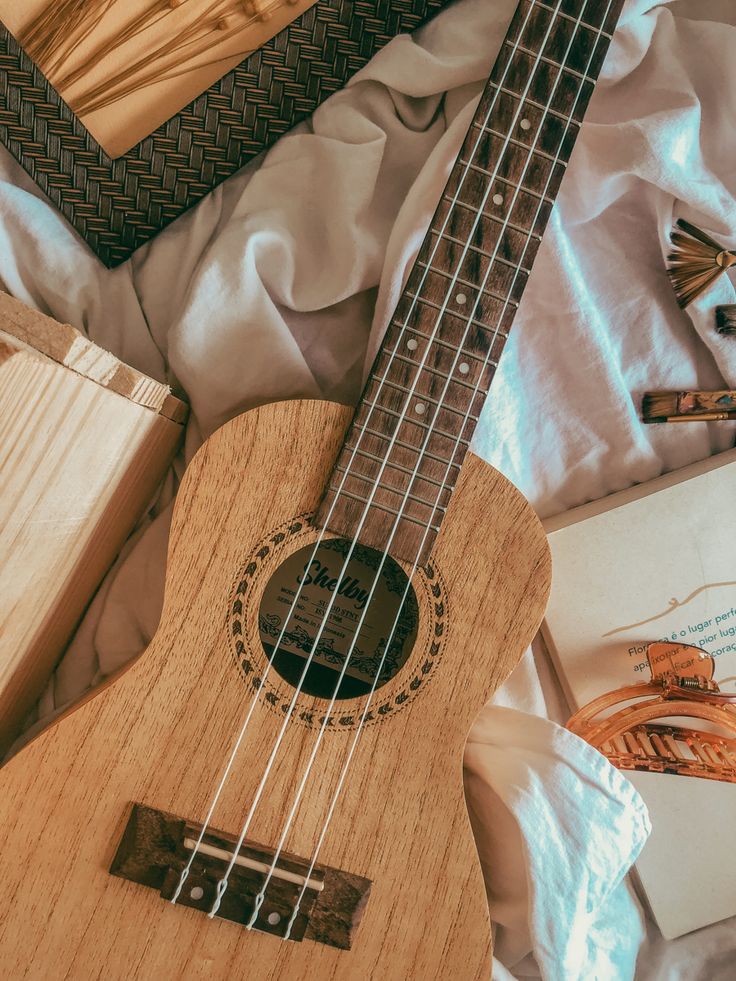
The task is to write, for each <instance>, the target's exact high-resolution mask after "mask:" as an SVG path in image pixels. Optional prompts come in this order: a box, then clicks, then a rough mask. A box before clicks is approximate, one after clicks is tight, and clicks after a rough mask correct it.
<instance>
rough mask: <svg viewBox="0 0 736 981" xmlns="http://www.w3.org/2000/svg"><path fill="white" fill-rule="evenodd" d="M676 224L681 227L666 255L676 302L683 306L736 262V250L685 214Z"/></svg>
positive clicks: (674, 232) (674, 235)
mask: <svg viewBox="0 0 736 981" xmlns="http://www.w3.org/2000/svg"><path fill="white" fill-rule="evenodd" d="M677 227H678V229H680V231H673V232H672V246H673V248H672V251H671V252H670V254H669V255H668V256H667V262H668V267H667V271H668V273H669V277H670V280H671V282H672V285H673V287H674V290H675V294H676V295H677V302H678V303H679V304H680V306H681V307H682V308H683V309H684V308H685V307H686V306H688V304H690V303H692V301H693V300H694V299H696V297H698V296H700V295H701V293H704V292H705V291H706V290H707V289H708V287H709V286H711V285H712V284H713V283H714V282H715V281H716V280H717V279H718V278H719V276H721V275H722V274H723V273H724V272H725V271H726V270H727V269H730V268H731V266H733V265H735V264H736V252H731V251H729V250H728V249H725V248H724V247H723V246H722V245H721V244H720V243H718V242H716V240H715V239H714V238H711V237H710V235H706V233H705V232H703V231H701V230H700V229H699V228H697V227H696V226H695V225H692V224H691V223H690V222H689V221H685V220H684V219H683V218H680V219H679V221H678V222H677Z"/></svg>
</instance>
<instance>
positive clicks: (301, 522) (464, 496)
mask: <svg viewBox="0 0 736 981" xmlns="http://www.w3.org/2000/svg"><path fill="white" fill-rule="evenodd" d="M351 415H352V412H351V410H350V409H348V408H345V407H343V406H337V405H333V404H331V403H324V402H288V403H280V404H277V405H271V406H267V407H263V408H260V409H257V410H254V411H252V412H249V413H247V414H245V415H243V416H241V417H239V418H237V419H235V420H233V421H232V422H230V423H228V424H227V425H226V426H224V427H223V428H222V429H221V430H219V431H218V432H217V433H215V434H214V435H213V436H212V437H211V438H210V439H209V440H208V441H207V442H206V443H205V444H204V446H203V447H202V448H201V449H200V451H199V452H198V453H197V455H196V456H195V458H194V460H193V461H192V463H191V465H190V467H189V468H188V470H187V473H186V475H185V478H184V481H183V483H182V486H181V489H180V492H179V496H178V499H177V503H176V507H175V510H174V518H173V526H172V533H171V541H170V546H169V559H168V572H167V585H166V598H165V603H164V611H163V614H162V619H161V624H160V627H159V629H158V631H157V633H156V636H155V637H154V639H153V641H152V643H151V644H150V646H149V648H148V649H147V650H146V652H145V653H144V654H143V655H142V656H141V657H140V658H139V659H138V660H137V661H136V662H135V663H134V664H133V665H132V666H130V667H129V668H128V669H127V670H126V671H125V672H124V673H122V675H121V676H120V677H118V678H117V679H116V680H115V681H113V682H112V683H109V684H108V685H107V686H106V687H105V688H104V689H103V690H102V691H100V692H98V693H95V694H94V695H92V696H91V697H89V698H88V699H87V700H86V701H85V702H84V703H83V704H82V705H81V706H79V707H77V708H75V709H74V710H73V711H71V712H70V713H68V714H67V715H66V716H65V717H64V718H62V719H61V720H60V721H58V722H57V723H56V724H55V725H54V726H53V727H52V728H50V729H49V730H47V731H46V732H44V733H43V734H41V735H40V736H39V737H38V738H37V739H36V740H35V741H34V742H32V743H31V745H30V746H28V747H27V748H26V749H25V750H23V751H22V752H21V753H20V754H18V755H17V756H16V757H15V758H14V759H12V760H11V761H10V762H9V763H8V765H7V766H6V767H5V768H4V769H2V770H1V771H0V816H1V820H0V829H1V833H2V848H1V849H0V882H2V887H3V915H2V922H1V923H0V963H2V965H3V969H2V973H3V976H4V977H7V978H9V979H13V981H15V979H20V978H27V979H31V981H56V979H59V981H61V979H68V981H93V979H97V978H105V979H106V981H118V979H121V981H122V979H126V981H134V979H135V981H159V979H162V981H174V979H177V981H178V979H186V981H195V979H222V981H231V979H232V981H235V979H239V978H246V977H247V978H248V979H249V981H302V979H308V978H319V979H320V981H330V979H334V981H368V979H375V981H410V979H417V981H454V979H458V981H480V979H487V978H489V977H490V958H491V930H490V922H489V917H488V910H487V904H486V898H485V892H484V887H483V880H482V876H481V871H480V866H479V862H478V857H477V853H476V849H475V844H474V841H473V838H472V835H471V830H470V825H469V821H468V816H467V811H466V806H465V801H464V795H463V783H462V756H463V748H464V744H465V740H466V736H467V733H468V729H469V727H470V725H471V723H472V721H473V719H474V717H475V716H476V714H477V713H478V711H479V710H480V708H481V707H482V706H483V704H484V703H485V701H486V700H487V699H488V697H489V696H490V695H491V693H492V692H493V691H494V690H495V689H496V687H497V686H498V685H499V684H500V683H501V682H502V681H503V680H504V678H505V677H506V676H507V675H508V673H509V672H510V670H511V669H512V667H513V666H514V664H515V663H516V662H517V660H518V659H519V657H520V656H521V654H522V653H523V651H524V649H525V647H526V645H527V644H528V643H529V641H530V639H531V637H532V635H533V632H534V630H535V629H536V627H537V626H538V624H539V621H540V619H541V617H542V614H543V611H544V607H545V603H546V599H547V594H548V589H549V579H550V563H549V553H548V550H547V544H546V540H545V537H544V534H543V532H542V529H541V526H540V524H539V522H538V521H537V519H536V516H535V515H534V513H533V511H532V510H531V508H530V507H529V505H528V504H527V502H526V501H525V500H524V499H523V497H522V496H521V495H520V494H519V493H518V492H517V491H516V490H515V489H514V488H513V487H512V486H511V485H510V484H509V483H508V481H506V480H505V479H504V478H503V477H501V476H500V475H499V474H498V473H496V472H495V471H494V470H493V469H492V468H490V467H488V466H487V465H486V464H484V463H483V462H482V461H480V460H479V459H478V458H477V457H475V456H473V455H472V454H469V455H468V457H467V460H466V463H465V466H464V467H463V470H462V474H461V478H460V481H459V483H458V486H457V489H456V490H455V492H454V494H453V497H452V501H451V504H450V507H449V508H448V512H447V515H446V517H445V520H444V522H443V524H442V530H441V533H440V535H439V537H438V539H437V542H436V545H435V548H434V550H433V553H432V557H431V560H430V562H429V563H428V566H429V570H428V571H425V573H423V574H422V575H421V576H416V577H415V578H414V580H413V582H414V584H415V593H416V598H417V603H418V608H419V624H418V628H417V637H416V641H415V643H414V646H413V648H412V650H411V653H410V654H409V656H408V659H407V661H406V663H405V664H404V665H403V667H401V668H400V669H399V671H398V673H397V674H396V675H395V676H394V677H393V678H392V679H391V680H390V681H388V682H387V683H386V684H385V685H383V686H382V687H381V688H379V689H378V690H377V691H376V694H375V713H374V716H373V717H372V718H371V719H370V721H369V722H367V724H366V725H365V727H364V729H363V730H362V733H361V737H360V740H359V742H358V744H357V748H356V751H355V755H354V757H353V759H352V763H351V766H350V769H349V771H348V775H347V778H346V780H345V783H344V786H343V789H342V793H341V795H340V799H339V802H338V805H337V807H336V809H335V812H334V816H333V818H332V821H331V824H330V826H329V831H328V833H327V835H326V838H325V841H324V846H323V848H322V850H321V852H320V855H319V862H320V863H324V864H326V865H328V866H330V867H333V868H336V869H340V870H344V871H345V872H348V873H352V874H355V875H359V876H364V877H366V878H368V879H370V880H371V883H372V884H371V889H370V895H369V897H368V901H367V904H366V905H365V908H364V910H363V912H362V919H361V921H360V923H359V925H358V926H357V928H356V931H355V935H354V938H353V944H352V949H350V950H340V949H336V948H335V947H331V946H328V945H326V944H323V943H319V942H316V941H314V940H309V939H304V940H302V941H301V942H287V941H285V940H283V939H280V938H278V937H274V936H270V935H268V934H265V933H262V932H259V931H257V930H251V931H248V930H246V929H245V927H244V926H243V925H241V924H237V923H233V922H229V921H227V920H224V919H219V918H216V919H210V918H208V917H207V915H206V914H205V913H204V912H202V911H200V910H196V909H190V908H186V907H184V906H182V905H172V904H171V903H168V902H166V900H165V899H163V898H162V897H161V895H160V894H159V893H158V892H157V891H156V890H155V889H152V888H149V887H146V886H144V885H140V884H137V883H134V882H129V881H126V880H125V879H122V878H119V877H116V876H113V875H111V874H110V873H109V871H108V870H109V868H110V865H111V862H112V861H113V857H114V856H115V853H116V850H117V848H118V844H119V841H120V838H121V835H122V833H123V830H124V828H125V825H126V821H127V820H128V815H129V814H130V809H131V804H132V803H133V802H138V803H141V804H145V805H148V806H150V807H154V808H159V809H161V810H164V811H168V812H171V813H173V814H176V815H178V816H180V817H183V818H186V819H188V820H191V821H200V822H201V821H202V820H203V819H204V817H205V814H206V812H207V808H208V806H209V802H210V800H211V797H212V793H213V791H214V789H215V787H216V785H217V783H218V781H219V779H220V776H221V773H222V769H223V765H224V763H225V761H226V760H227V758H228V756H229V753H230V751H231V748H232V745H233V742H234V739H235V736H236V735H237V732H238V730H239V728H240V725H241V724H242V720H243V718H244V715H245V712H246V710H247V707H248V705H249V703H250V698H251V697H252V687H251V685H252V676H251V675H252V674H253V673H258V672H259V671H260V670H261V669H262V668H263V666H264V664H265V661H266V655H265V654H264V653H263V647H262V645H261V643H260V638H259V633H258V622H257V621H258V617H257V615H254V611H257V610H258V608H259V606H258V604H259V602H260V596H261V595H262V593H263V591H264V589H265V588H266V584H267V583H268V581H269V580H270V578H271V576H272V575H273V573H274V572H275V570H276V569H277V568H278V567H279V565H280V563H282V562H283V561H284V559H285V558H286V557H287V556H288V555H289V554H291V553H292V552H294V551H296V550H297V549H299V548H303V547H304V546H305V545H309V544H311V543H312V542H314V541H315V539H316V537H317V534H318V532H317V530H316V529H314V528H313V527H312V526H311V525H310V524H309V523H308V521H307V516H308V515H309V514H310V513H311V512H313V511H314V510H315V509H316V507H317V505H318V502H319V499H320V495H321V492H322V490H323V488H324V485H325V481H326V480H327V477H328V474H329V472H330V469H331V467H332V466H333V463H334V460H335V457H336V455H337V453H338V450H339V448H340V446H341V443H342V440H343V437H344V433H345V430H346V427H347V425H348V423H349V421H350V418H351ZM402 565H404V567H405V568H407V567H406V566H405V564H403V563H402ZM407 571H408V568H407ZM244 582H245V587H244V586H243V583H244ZM239 589H240V590H241V592H239ZM238 603H239V604H240V605H239V606H238ZM236 621H237V622H238V623H239V624H240V626H239V627H236V626H235V623H236ZM238 644H240V646H238ZM244 664H246V665H249V667H247V668H246V667H244ZM269 692H270V693H271V700H270V701H269V700H268V699H267V698H266V697H265V695H266V694H268V693H269ZM292 694H293V688H291V686H290V685H289V684H288V683H287V682H285V681H283V680H282V679H281V678H280V677H278V676H277V677H274V678H273V679H271V681H270V682H269V686H268V687H266V688H264V692H263V694H262V695H261V698H260V701H259V703H258V705H257V708H256V710H255V712H254V714H253V717H252V719H251V721H250V725H249V727H248V731H247V734H246V737H245V739H244V741H243V744H242V746H241V749H240V753H239V756H238V758H237V759H236V763H235V766H234V767H233V770H232V773H231V775H230V779H229V780H228V782H227V784H226V785H225V788H224V791H223V794H222V797H221V799H220V801H219V804H218V807H217V810H216V811H215V814H214V816H213V819H212V825H213V827H215V828H218V829H222V830H224V831H227V832H229V833H234V834H236V835H237V834H238V833H239V831H240V828H241V825H242V822H243V817H244V815H245V813H246V811H247V810H248V807H249V805H250V802H251V800H252V798H253V795H254V793H255V791H256V788H257V785H258V782H259V780H260V778H261V776H262V774H263V772H264V768H265V763H266V760H267V758H268V755H269V753H270V751H271V748H272V746H273V744H274V742H275V740H276V737H277V734H278V731H279V728H280V727H281V725H282V722H283V719H284V711H283V706H284V704H285V703H286V702H288V700H289V699H290V698H291V695H292ZM321 705H322V706H326V703H325V702H324V701H320V700H319V699H315V698H314V697H309V696H300V698H299V702H298V711H297V712H296V713H295V715H294V717H293V718H292V719H291V721H290V722H289V724H288V728H287V730H286V735H285V738H284V742H283V744H282V746H281V751H280V753H279V754H278V757H277V758H276V761H275V763H274V766H273V769H272V771H271V773H270V776H269V780H268V782H267V783H266V786H265V789H264V794H263V797H262V799H261V802H260V805H259V807H258V808H257V810H256V812H255V817H254V821H253V824H252V827H251V829H250V830H249V833H248V840H252V841H254V842H260V843H268V844H270V845H272V846H275V845H276V842H277V841H278V838H279V836H280V834H281V831H282V828H283V826H284V821H285V818H286V814H287V813H288V811H289V808H290V806H291V802H292V800H293V798H294V793H295V791H296V787H297V785H298V783H299V780H300V779H301V775H302V773H303V771H304V768H305V766H306V764H307V761H308V757H309V753H310V752H311V749H312V746H313V745H314V741H315V739H316V738H317V734H318V728H319V720H320V713H319V709H320V706H321ZM361 705H362V702H361V700H360V699H353V700H351V699H347V700H343V701H341V702H339V703H338V705H337V708H336V712H335V725H334V726H332V725H330V726H329V727H328V729H327V731H326V732H325V737H324V740H323V742H322V745H321V747H320V751H319V753H318V755H317V757H316V760H315V764H314V767H313V769H312V773H311V776H310V779H309V780H308V782H307V784H306V789H305V793H304V796H303V799H302V802H301V805H300V807H299V809H298V811H297V813H296V817H295V821H294V824H293V827H292V830H291V833H290V834H289V836H288V839H287V842H286V846H285V847H286V849H287V850H288V852H290V853H292V854H295V855H298V856H302V857H303V858H305V859H307V860H309V859H310V858H311V856H312V854H313V850H314V846H315V843H316V840H317V838H318V836H319V833H320V830H321V828H322V827H323V824H324V819H325V813H326V810H327V805H328V803H329V801H330V799H331V797H332V793H333V791H334V787H335V784H336V781H337V779H338V776H339V772H340V768H341V766H342V764H343V761H344V759H345V753H346V751H347V748H348V746H349V744H350V741H351V740H352V738H353V735H354V732H355V725H354V723H355V715H356V711H358V712H359V710H360V706H361ZM382 706H383V708H382ZM386 706H388V708H386ZM310 712H311V713H312V715H313V717H310ZM351 715H352V724H351ZM339 719H343V720H346V721H344V724H343V725H341V724H338V723H339Z"/></svg>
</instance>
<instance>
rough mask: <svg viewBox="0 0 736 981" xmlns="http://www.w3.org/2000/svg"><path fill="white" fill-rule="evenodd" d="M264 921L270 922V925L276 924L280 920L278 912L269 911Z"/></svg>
mask: <svg viewBox="0 0 736 981" xmlns="http://www.w3.org/2000/svg"><path fill="white" fill-rule="evenodd" d="M266 922H267V923H270V925H271V926H278V924H279V923H280V922H281V917H280V916H279V914H278V913H269V914H268V916H267V918H266Z"/></svg>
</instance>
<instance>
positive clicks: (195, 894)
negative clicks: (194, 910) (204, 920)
mask: <svg viewBox="0 0 736 981" xmlns="http://www.w3.org/2000/svg"><path fill="white" fill-rule="evenodd" d="M189 895H190V897H191V898H192V899H193V900H195V902H196V900H198V899H201V898H202V896H204V889H203V888H202V887H201V886H195V887H194V889H192V891H191V892H190V893H189Z"/></svg>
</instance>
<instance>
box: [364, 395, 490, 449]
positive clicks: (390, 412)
mask: <svg viewBox="0 0 736 981" xmlns="http://www.w3.org/2000/svg"><path fill="white" fill-rule="evenodd" d="M423 397H424V396H421V397H420V396H417V402H421V401H422V398H423ZM411 398H414V396H413V395H412V396H411ZM442 408H444V406H442ZM376 409H377V410H378V412H385V413H386V415H387V416H394V418H396V419H401V422H400V423H399V426H403V425H404V423H406V424H408V425H411V426H418V427H419V429H424V430H429V431H430V432H432V433H433V434H435V435H437V436H444V437H445V439H451V440H455V439H456V438H457V437H456V436H455V434H454V433H448V432H446V431H445V430H444V429H437V428H436V426H430V425H429V424H428V423H426V422H422V420H421V419H415V418H414V417H413V416H409V415H406V414H405V413H403V412H397V411H396V409H387V408H386V406H385V405H376ZM437 414H438V415H439V412H438V413H437ZM469 422H474V423H477V422H478V416H471V415H468V416H466V417H465V422H464V423H463V425H462V426H461V427H460V432H462V431H463V429H465V427H466V426H467V424H468V423H469ZM397 428H398V427H397ZM460 442H461V443H464V444H465V446H470V441H469V440H467V439H465V438H463V439H461V440H460Z"/></svg>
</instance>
